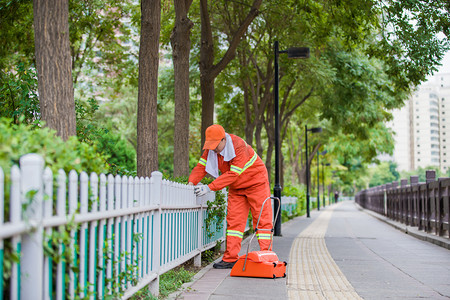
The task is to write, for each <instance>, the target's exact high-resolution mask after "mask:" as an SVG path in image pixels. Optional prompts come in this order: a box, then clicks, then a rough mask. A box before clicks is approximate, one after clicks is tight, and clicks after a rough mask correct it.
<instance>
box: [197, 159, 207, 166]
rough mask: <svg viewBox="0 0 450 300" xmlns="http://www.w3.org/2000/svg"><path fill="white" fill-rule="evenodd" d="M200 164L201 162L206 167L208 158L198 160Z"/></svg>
mask: <svg viewBox="0 0 450 300" xmlns="http://www.w3.org/2000/svg"><path fill="white" fill-rule="evenodd" d="M198 163H199V164H201V165H202V166H205V167H206V159H204V158H200V160H199V161H198Z"/></svg>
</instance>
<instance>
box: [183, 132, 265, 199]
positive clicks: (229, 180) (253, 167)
mask: <svg viewBox="0 0 450 300" xmlns="http://www.w3.org/2000/svg"><path fill="white" fill-rule="evenodd" d="M230 137H231V140H232V141H233V146H234V151H235V154H236V156H235V157H234V158H233V159H231V160H230V161H224V158H223V156H222V155H217V161H218V167H219V170H220V172H221V173H222V174H221V175H220V176H219V177H217V178H216V179H215V180H214V181H213V182H211V183H210V184H209V185H208V187H209V188H210V189H211V190H212V191H218V190H221V189H223V188H224V187H226V186H229V188H230V189H243V188H248V187H251V186H255V185H258V184H264V183H268V182H269V180H268V175H267V169H266V166H265V165H264V163H263V161H262V160H261V158H259V156H258V155H257V154H256V152H255V151H254V150H253V148H252V147H250V146H249V145H247V143H246V142H245V141H244V140H243V139H242V138H240V137H238V136H236V135H234V134H230ZM208 152H209V150H205V151H204V152H203V155H202V157H201V158H200V160H199V162H198V164H197V166H196V167H195V168H194V169H193V170H192V172H191V175H190V176H189V182H192V183H193V184H194V185H196V184H198V183H199V182H200V180H202V178H203V177H204V176H205V175H206V171H205V167H206V160H207V158H208Z"/></svg>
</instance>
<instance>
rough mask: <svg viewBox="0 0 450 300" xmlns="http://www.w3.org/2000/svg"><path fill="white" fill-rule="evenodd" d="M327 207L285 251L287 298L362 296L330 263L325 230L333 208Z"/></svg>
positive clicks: (350, 297) (332, 263)
mask: <svg viewBox="0 0 450 300" xmlns="http://www.w3.org/2000/svg"><path fill="white" fill-rule="evenodd" d="M335 207H336V206H333V207H329V208H328V209H327V210H325V211H323V212H322V213H321V214H320V215H319V217H318V218H317V219H316V220H315V221H314V222H313V223H311V225H309V226H308V227H307V228H306V229H305V230H303V231H302V232H301V233H300V234H299V235H298V236H297V237H296V238H295V240H294V242H293V244H292V248H291V252H290V254H289V261H290V264H289V265H288V276H287V287H288V295H289V299H302V300H303V299H318V300H322V299H346V300H347V299H362V298H361V297H359V296H358V294H357V293H356V292H355V289H354V288H353V287H352V285H351V284H350V282H349V281H348V280H347V278H346V277H345V276H344V274H343V273H342V272H341V270H340V269H339V267H338V266H337V264H336V263H335V262H334V260H333V258H332V257H331V255H330V253H329V252H328V249H327V245H326V244H325V233H326V231H327V228H328V223H329V221H330V218H331V215H332V214H333V209H334V208H335Z"/></svg>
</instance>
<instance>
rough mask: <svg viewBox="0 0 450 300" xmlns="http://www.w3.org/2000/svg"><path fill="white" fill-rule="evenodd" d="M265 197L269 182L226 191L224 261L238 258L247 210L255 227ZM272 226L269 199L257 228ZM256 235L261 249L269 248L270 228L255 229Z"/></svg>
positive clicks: (268, 191)
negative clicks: (225, 246)
mask: <svg viewBox="0 0 450 300" xmlns="http://www.w3.org/2000/svg"><path fill="white" fill-rule="evenodd" d="M267 197H270V187H269V183H263V184H259V185H256V186H252V187H249V188H245V189H236V190H235V189H230V190H229V191H228V209H227V248H226V250H225V253H224V255H223V260H224V261H226V262H234V261H236V260H237V259H238V258H239V251H240V250H241V242H242V238H243V235H244V231H245V225H246V224H247V218H248V212H249V210H250V211H251V213H252V219H253V228H256V223H257V221H258V217H259V213H260V211H261V206H262V204H263V202H264V200H266V199H267ZM272 227H273V226H272V202H271V200H270V199H269V200H267V201H266V203H265V204H264V209H263V212H262V213H261V218H260V220H259V225H258V229H271V228H272ZM256 236H257V238H258V243H259V247H260V248H261V250H269V245H270V239H271V232H270V230H257V231H256Z"/></svg>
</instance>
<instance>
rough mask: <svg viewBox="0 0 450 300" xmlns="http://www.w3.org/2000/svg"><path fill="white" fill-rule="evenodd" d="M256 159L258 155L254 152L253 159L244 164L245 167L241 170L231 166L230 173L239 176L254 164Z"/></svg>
mask: <svg viewBox="0 0 450 300" xmlns="http://www.w3.org/2000/svg"><path fill="white" fill-rule="evenodd" d="M256 158H258V154H256V152H255V154H254V155H253V157H252V158H250V160H249V161H248V162H247V163H246V164H245V166H244V167H243V168H239V167H238V166H235V165H231V166H230V171H233V172H235V173H237V174H238V175H241V174H242V173H243V172H244V171H245V170H247V169H248V168H250V167H251V166H252V165H253V164H254V163H255V161H256Z"/></svg>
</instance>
